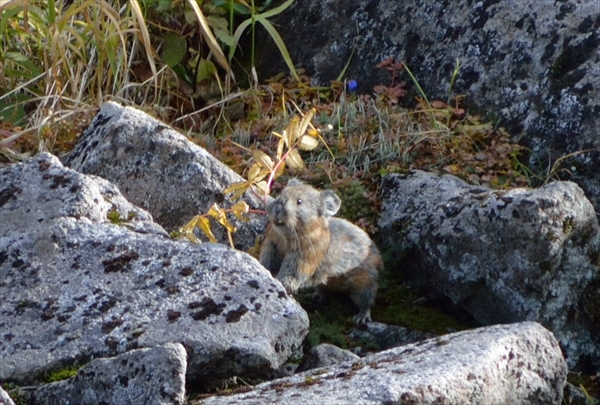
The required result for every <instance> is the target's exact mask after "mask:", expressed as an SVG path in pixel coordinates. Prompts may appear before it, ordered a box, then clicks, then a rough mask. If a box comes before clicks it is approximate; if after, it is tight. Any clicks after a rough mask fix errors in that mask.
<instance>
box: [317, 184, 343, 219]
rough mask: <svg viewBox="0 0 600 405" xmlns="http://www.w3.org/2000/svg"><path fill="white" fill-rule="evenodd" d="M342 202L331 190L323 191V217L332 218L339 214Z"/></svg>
mask: <svg viewBox="0 0 600 405" xmlns="http://www.w3.org/2000/svg"><path fill="white" fill-rule="evenodd" d="M341 205H342V200H340V197H338V196H337V195H336V194H335V193H334V192H333V191H331V190H323V191H321V209H322V210H323V216H326V217H332V216H334V215H335V214H337V212H338V210H339V209H340V206H341Z"/></svg>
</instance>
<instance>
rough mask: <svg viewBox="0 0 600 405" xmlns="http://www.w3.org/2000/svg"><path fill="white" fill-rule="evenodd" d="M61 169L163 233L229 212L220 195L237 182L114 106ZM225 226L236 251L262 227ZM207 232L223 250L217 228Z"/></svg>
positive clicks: (177, 137)
mask: <svg viewBox="0 0 600 405" xmlns="http://www.w3.org/2000/svg"><path fill="white" fill-rule="evenodd" d="M65 164H66V166H69V167H70V168H72V169H74V170H77V171H78V172H80V173H85V174H93V175H96V176H100V177H102V178H105V179H107V180H108V181H110V182H111V183H113V184H115V185H117V186H118V187H119V190H120V191H121V192H122V193H123V195H124V196H125V197H126V198H127V200H128V201H130V202H131V203H133V204H135V205H137V206H139V207H142V208H144V209H146V210H148V211H149V212H150V213H151V214H152V216H153V217H154V219H155V221H156V222H157V223H159V224H160V225H162V226H163V227H164V228H165V229H167V230H168V231H172V230H178V229H179V228H180V227H181V226H182V225H185V224H186V223H187V222H188V221H190V220H191V219H192V218H193V217H194V215H198V214H206V213H207V212H208V210H209V209H210V207H211V206H212V205H213V204H215V203H218V204H219V206H220V207H222V208H228V207H230V206H231V205H232V202H231V201H229V199H228V198H227V197H226V196H225V195H224V194H223V191H224V190H225V189H226V188H227V187H229V186H230V185H231V184H232V183H235V182H238V181H242V180H243V178H242V177H240V176H239V175H237V174H236V173H235V172H233V171H232V170H231V169H230V168H228V167H227V166H225V165H224V164H223V163H221V162H219V161H218V160H216V159H215V158H214V157H212V156H211V155H210V154H209V153H208V152H207V151H206V150H204V149H203V148H201V147H199V146H197V145H195V144H194V143H192V142H190V141H189V140H188V139H187V138H186V137H185V136H183V135H181V134H180V133H178V132H177V131H175V130H173V129H172V128H170V127H168V126H167V125H165V124H164V123H162V122H160V121H158V120H156V119H155V118H152V117H151V116H149V115H147V114H146V113H144V112H142V111H140V110H136V109H135V108H132V107H122V106H120V105H119V104H117V103H114V102H108V103H106V104H104V105H103V106H102V108H101V109H100V111H99V112H98V114H97V115H96V117H95V118H94V120H93V121H92V123H91V124H90V126H89V127H88V128H87V129H86V131H85V132H84V133H83V135H82V137H81V139H80V140H79V142H78V143H77V145H76V146H75V149H73V151H72V152H71V153H70V154H69V156H68V158H67V159H66V162H65ZM244 201H246V203H248V205H249V206H250V207H251V208H255V209H264V208H265V207H264V206H263V205H262V203H261V202H260V201H259V199H257V198H256V197H254V196H253V195H252V194H251V193H247V194H246V196H245V197H244ZM231 221H232V223H234V224H235V226H236V227H237V228H238V231H237V232H236V233H235V238H234V242H235V243H236V247H237V248H239V249H240V250H248V248H250V247H252V246H253V245H254V242H255V239H256V237H257V236H258V235H260V234H261V233H262V232H263V230H264V227H265V225H266V223H267V219H266V216H262V215H254V216H252V218H251V220H250V221H249V222H244V221H240V220H237V219H236V218H235V216H233V215H232V216H231ZM212 230H213V233H214V234H215V236H216V237H217V239H218V240H219V241H220V242H223V243H225V244H229V242H228V239H227V234H226V232H225V230H224V229H223V228H222V227H221V226H220V225H215V226H213V229H212Z"/></svg>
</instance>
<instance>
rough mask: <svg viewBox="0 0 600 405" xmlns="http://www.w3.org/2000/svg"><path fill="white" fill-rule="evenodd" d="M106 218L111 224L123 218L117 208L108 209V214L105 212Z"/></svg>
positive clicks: (118, 222)
mask: <svg viewBox="0 0 600 405" xmlns="http://www.w3.org/2000/svg"><path fill="white" fill-rule="evenodd" d="M106 218H108V220H109V221H110V222H111V223H113V224H117V225H118V224H121V223H122V222H123V220H122V219H121V214H119V211H117V210H110V211H108V214H106Z"/></svg>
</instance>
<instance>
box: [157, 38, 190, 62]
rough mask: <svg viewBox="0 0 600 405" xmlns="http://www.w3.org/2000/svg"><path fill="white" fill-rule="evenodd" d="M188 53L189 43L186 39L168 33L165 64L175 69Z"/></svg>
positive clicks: (164, 51)
mask: <svg viewBox="0 0 600 405" xmlns="http://www.w3.org/2000/svg"><path fill="white" fill-rule="evenodd" d="M186 53H187V41H186V40H185V38H184V37H183V36H181V35H179V34H176V33H174V32H168V33H167V35H166V36H165V44H164V48H163V55H162V58H163V62H165V63H166V64H167V66H169V67H170V68H173V67H175V66H176V65H178V64H179V63H181V61H182V60H183V58H184V57H185V54H186Z"/></svg>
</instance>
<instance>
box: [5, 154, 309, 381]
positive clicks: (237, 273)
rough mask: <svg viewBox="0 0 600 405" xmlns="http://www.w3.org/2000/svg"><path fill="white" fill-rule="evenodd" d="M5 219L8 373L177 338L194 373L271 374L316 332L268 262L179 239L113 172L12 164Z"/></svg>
mask: <svg viewBox="0 0 600 405" xmlns="http://www.w3.org/2000/svg"><path fill="white" fill-rule="evenodd" d="M114 210H117V211H118V212H119V213H120V214H119V215H118V216H117V215H114V214H113V215H111V214H110V212H111V211H114ZM107 217H111V218H112V219H113V220H116V219H117V217H120V218H121V220H119V221H117V222H120V224H113V223H111V222H110V221H109V220H108V219H107ZM0 224H2V227H0V297H2V299H1V300H0V331H2V335H1V337H0V358H1V359H2V361H1V362H0V381H6V380H12V381H16V382H19V383H26V384H27V383H31V382H32V381H33V380H34V379H36V377H38V376H39V375H40V374H42V373H44V372H47V371H50V370H53V369H56V368H60V367H63V366H65V365H69V364H72V363H74V362H77V361H83V360H86V359H89V358H91V357H108V356H114V355H116V354H119V353H123V352H126V351H129V350H133V349H137V348H144V347H154V346H157V345H162V344H164V343H169V342H180V343H182V344H183V345H184V346H185V348H186V350H187V352H188V356H189V362H188V368H187V374H188V378H199V379H205V380H211V379H216V378H222V377H228V376H231V375H243V374H262V373H263V372H271V371H273V370H275V369H277V368H279V367H280V366H281V365H282V364H283V363H284V362H285V361H286V360H287V358H288V357H289V356H290V355H291V353H292V352H293V351H294V350H295V349H296V347H299V346H300V345H301V342H302V340H303V338H304V336H305V335H306V333H307V331H308V318H307V316H306V313H305V312H304V310H303V309H302V308H301V307H300V306H299V305H298V304H297V303H296V302H295V301H294V300H292V299H291V298H290V297H288V295H287V294H286V293H285V291H284V289H283V288H282V286H281V285H280V284H279V282H277V281H276V280H274V279H273V278H272V277H271V275H270V273H269V272H268V271H267V270H265V269H264V268H263V267H262V266H261V265H260V264H259V263H258V261H256V260H255V259H253V258H252V257H250V256H249V255H247V254H245V253H242V252H239V251H236V250H233V249H230V248H228V247H226V246H224V245H220V244H211V243H205V244H202V245H194V244H191V243H189V242H187V241H173V240H171V239H170V238H168V236H166V234H165V231H164V230H163V229H162V228H161V227H160V226H158V225H156V224H154V223H153V222H152V221H151V217H150V215H149V214H148V213H146V212H144V211H143V210H141V209H139V208H136V207H134V206H133V205H131V204H129V203H128V202H127V201H126V200H125V199H124V198H123V197H122V196H121V195H120V193H119V192H118V190H117V189H116V188H115V187H114V186H112V185H110V184H109V183H108V182H107V181H105V180H103V179H100V178H97V177H93V176H86V175H82V174H80V173H77V172H75V171H73V170H70V169H66V168H64V167H63V166H62V165H61V164H60V162H59V161H58V159H57V158H55V157H53V156H51V155H48V154H42V155H39V156H37V157H35V158H33V159H30V160H28V161H26V162H24V163H22V164H18V165H14V166H11V167H9V168H6V169H3V170H2V171H0Z"/></svg>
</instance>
